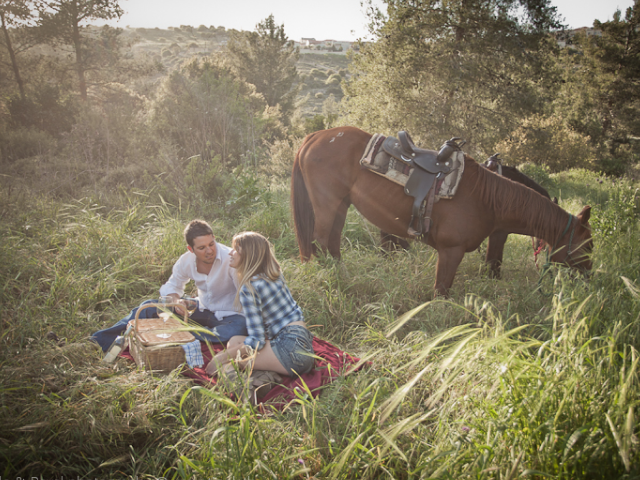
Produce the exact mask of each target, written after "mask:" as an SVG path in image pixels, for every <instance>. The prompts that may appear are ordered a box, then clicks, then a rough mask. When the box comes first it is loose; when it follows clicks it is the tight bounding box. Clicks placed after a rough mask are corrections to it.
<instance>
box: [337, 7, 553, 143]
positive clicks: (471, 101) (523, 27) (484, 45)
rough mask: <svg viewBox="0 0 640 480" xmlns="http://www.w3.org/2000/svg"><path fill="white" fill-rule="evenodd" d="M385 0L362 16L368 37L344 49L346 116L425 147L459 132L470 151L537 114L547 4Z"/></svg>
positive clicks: (546, 51)
mask: <svg viewBox="0 0 640 480" xmlns="http://www.w3.org/2000/svg"><path fill="white" fill-rule="evenodd" d="M386 3H387V5H388V6H387V14H388V17H384V16H383V15H382V14H381V13H379V12H377V13H376V11H375V9H372V11H373V12H374V13H372V14H370V20H371V31H372V33H373V34H375V36H376V39H377V41H376V42H374V43H370V44H362V45H360V53H359V54H357V55H354V56H353V66H352V68H351V70H352V72H353V73H354V76H353V78H352V79H350V80H349V81H347V82H346V86H345V92H346V94H347V96H348V97H349V101H348V103H347V106H346V111H347V112H348V119H349V122H350V123H352V124H355V125H357V126H360V127H362V128H364V129H365V130H371V131H382V132H397V131H398V130H402V129H406V130H409V131H410V132H411V133H412V136H413V137H414V140H416V141H418V142H420V143H421V144H423V145H431V147H430V148H435V146H437V145H441V144H442V142H443V141H444V140H445V139H448V138H451V137H452V136H457V137H462V138H464V139H466V140H467V141H468V142H471V145H472V148H474V149H476V152H472V154H473V155H475V154H476V153H478V152H483V151H489V150H492V148H493V145H494V144H495V143H496V142H497V141H498V140H499V139H502V138H504V137H505V136H506V135H507V134H508V133H509V132H510V131H512V130H514V129H515V127H516V125H518V124H519V122H520V121H521V119H522V118H523V117H526V116H528V115H531V114H534V113H537V112H539V111H540V110H541V109H542V106H543V105H544V101H545V100H546V99H547V98H548V97H549V96H550V95H551V94H552V92H553V91H554V82H553V79H554V74H553V71H552V63H551V62H550V59H551V57H550V53H551V52H552V51H553V48H554V46H553V43H552V42H551V41H550V39H549V38H548V32H549V28H553V27H556V26H557V22H556V19H555V16H556V15H555V7H551V6H550V4H549V2H548V1H539V2H529V1H516V2H514V1H511V0H505V1H503V0H492V1H488V2H487V1H475V0H472V1H460V0H456V1H453V2H448V3H447V4H446V5H444V4H442V3H441V2H438V1H436V0H429V1H424V2H406V1H403V0H389V1H387V2H386ZM425 66H428V68H425Z"/></svg>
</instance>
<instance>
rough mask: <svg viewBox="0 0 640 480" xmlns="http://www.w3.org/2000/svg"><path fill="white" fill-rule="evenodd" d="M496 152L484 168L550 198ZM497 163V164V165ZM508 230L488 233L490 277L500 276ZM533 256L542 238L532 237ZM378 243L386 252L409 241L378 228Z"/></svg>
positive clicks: (487, 257)
mask: <svg viewBox="0 0 640 480" xmlns="http://www.w3.org/2000/svg"><path fill="white" fill-rule="evenodd" d="M498 162H499V160H498V159H497V154H495V155H493V156H492V157H490V158H489V160H487V161H486V162H485V163H483V164H482V166H483V167H484V168H486V169H487V170H490V171H492V172H494V173H497V174H498V175H502V176H503V177H506V178H508V179H509V180H513V181H514V182H517V183H521V184H523V185H524V186H525V187H529V188H532V189H533V190H535V191H536V192H538V193H539V194H540V195H542V196H544V197H547V198H549V199H551V196H550V195H549V192H547V190H546V189H545V188H544V187H543V186H542V185H539V184H538V183H536V182H535V181H534V180H533V179H532V178H529V177H528V176H526V175H525V174H524V173H522V172H521V171H520V170H518V169H517V168H515V167H509V166H506V165H502V164H501V163H500V164H499V163H498ZM498 165H499V166H498ZM552 201H553V202H554V203H558V199H557V198H556V197H553V200H552ZM508 236H509V232H504V231H494V232H492V233H491V235H489V241H488V242H487V252H486V257H485V263H486V264H487V266H488V268H489V276H490V277H492V278H500V267H501V266H502V256H503V254H504V245H505V243H507V237H508ZM532 242H533V252H534V258H536V259H537V256H538V254H539V253H540V252H541V251H542V250H543V249H544V247H545V242H544V240H541V239H538V238H535V237H532ZM380 245H381V247H382V249H383V250H384V251H386V252H389V251H397V250H408V249H409V242H408V241H407V240H405V239H403V238H398V237H396V236H395V235H391V234H389V233H387V232H385V231H383V230H380Z"/></svg>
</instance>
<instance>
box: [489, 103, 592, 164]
mask: <svg viewBox="0 0 640 480" xmlns="http://www.w3.org/2000/svg"><path fill="white" fill-rule="evenodd" d="M494 150H495V151H498V152H500V153H501V154H503V156H504V157H505V158H506V159H507V163H508V164H509V165H520V164H522V163H533V164H537V165H544V166H546V167H548V168H549V169H550V170H551V171H552V172H559V171H562V170H568V169H571V168H593V167H594V166H595V164H596V158H597V152H596V150H595V149H594V148H593V146H592V145H591V144H590V142H589V138H588V137H585V136H584V135H582V134H580V133H579V132H577V131H575V130H573V129H572V128H571V127H570V126H568V125H567V124H566V123H565V122H564V121H563V120H562V118H561V117H559V116H558V115H555V114H554V115H534V116H531V117H528V118H526V119H524V120H523V121H522V122H521V124H520V125H518V126H517V127H516V129H515V130H514V131H512V132H511V134H510V135H509V137H508V138H506V139H505V140H502V141H501V142H499V143H497V144H496V145H495V147H494Z"/></svg>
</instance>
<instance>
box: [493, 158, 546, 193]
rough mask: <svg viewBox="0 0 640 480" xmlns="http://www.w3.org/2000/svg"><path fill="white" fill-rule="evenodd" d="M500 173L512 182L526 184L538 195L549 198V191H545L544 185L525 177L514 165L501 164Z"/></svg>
mask: <svg viewBox="0 0 640 480" xmlns="http://www.w3.org/2000/svg"><path fill="white" fill-rule="evenodd" d="M502 175H503V176H505V177H507V178H508V179H509V180H513V181H514V182H518V183H522V184H523V185H526V186H527V187H529V188H533V189H534V190H535V191H536V192H538V193H539V194H540V195H544V196H545V197H547V198H551V196H550V195H549V192H547V190H546V189H545V188H544V187H542V186H541V185H539V184H537V183H536V182H535V181H533V180H532V179H531V178H529V177H527V176H526V175H525V174H524V173H522V172H521V171H520V170H518V169H517V168H516V167H508V166H506V165H503V166H502Z"/></svg>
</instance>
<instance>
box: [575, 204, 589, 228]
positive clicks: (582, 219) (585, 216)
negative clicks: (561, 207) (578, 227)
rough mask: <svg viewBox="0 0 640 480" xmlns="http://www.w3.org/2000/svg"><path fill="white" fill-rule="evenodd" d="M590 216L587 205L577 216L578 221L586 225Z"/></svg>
mask: <svg viewBox="0 0 640 480" xmlns="http://www.w3.org/2000/svg"><path fill="white" fill-rule="evenodd" d="M590 217H591V207H590V206H589V205H587V206H585V207H584V208H583V209H582V211H581V212H580V213H579V214H578V218H579V219H580V223H581V224H582V225H586V224H587V223H588V222H589V218H590Z"/></svg>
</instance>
